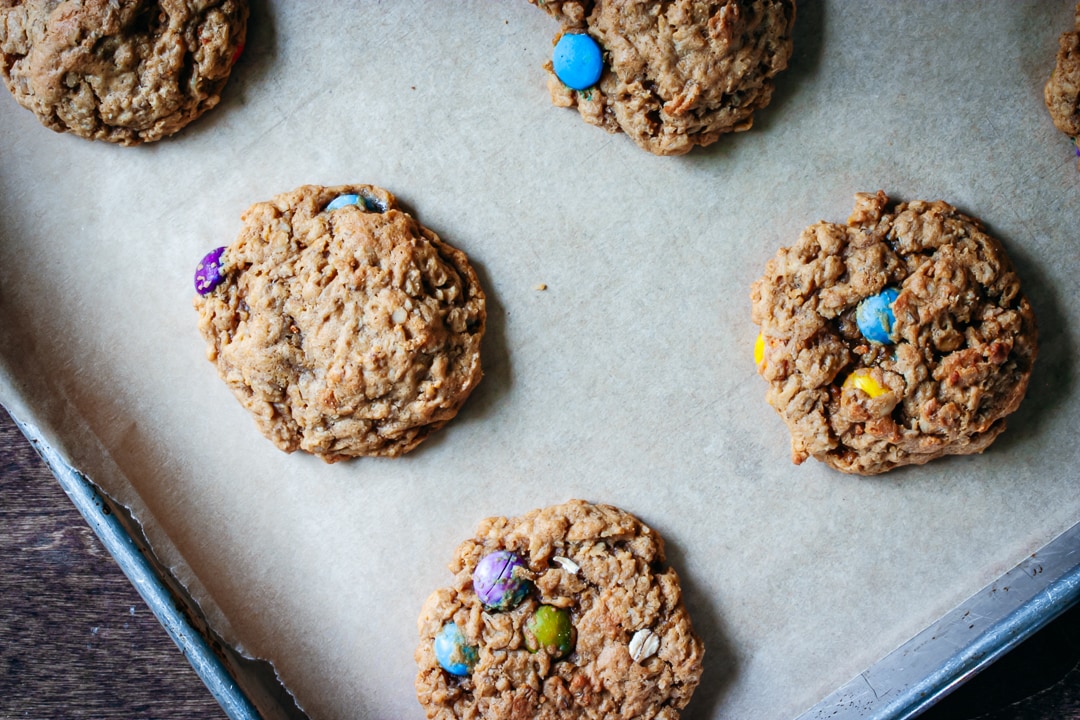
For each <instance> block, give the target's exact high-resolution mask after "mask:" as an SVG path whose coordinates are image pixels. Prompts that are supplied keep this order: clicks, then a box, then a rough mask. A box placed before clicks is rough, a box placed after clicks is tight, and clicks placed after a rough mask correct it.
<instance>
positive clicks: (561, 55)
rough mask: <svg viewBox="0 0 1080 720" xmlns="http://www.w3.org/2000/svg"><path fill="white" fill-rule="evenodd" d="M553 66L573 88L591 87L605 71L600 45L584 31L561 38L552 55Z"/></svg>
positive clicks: (557, 74)
mask: <svg viewBox="0 0 1080 720" xmlns="http://www.w3.org/2000/svg"><path fill="white" fill-rule="evenodd" d="M551 67H552V69H554V70H555V76H556V77H558V78H559V80H561V81H562V83H563V85H566V86H567V87H568V88H571V89H573V90H585V89H588V88H591V87H592V86H593V85H595V84H596V82H597V81H598V80H599V79H600V74H601V73H602V72H603V71H604V57H603V53H602V52H600V46H599V45H597V44H596V41H595V40H593V39H592V38H591V37H589V36H588V35H585V34H584V33H571V34H567V35H563V36H562V37H561V38H559V42H558V43H556V44H555V52H554V53H552V55H551Z"/></svg>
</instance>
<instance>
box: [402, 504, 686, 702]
mask: <svg viewBox="0 0 1080 720" xmlns="http://www.w3.org/2000/svg"><path fill="white" fill-rule="evenodd" d="M450 570H451V572H453V573H454V580H453V582H452V583H451V584H450V586H449V587H446V588H443V589H441V590H437V591H436V592H435V593H433V594H432V595H431V597H429V598H428V599H427V602H425V603H424V606H423V610H422V611H421V613H420V618H419V620H418V623H417V624H418V629H419V634H420V644H419V646H418V647H417V650H416V662H417V664H418V665H419V673H418V674H417V677H416V691H417V697H418V698H419V700H420V704H421V705H423V707H424V709H425V711H426V713H427V717H428V718H433V719H435V718H437V719H438V720H453V719H456V718H486V719H488V720H494V719H496V718H539V719H540V720H556V719H558V720H565V719H566V718H597V719H599V718H604V719H607V720H611V719H621V720H629V719H630V718H661V719H663V720H677V718H678V717H679V713H680V711H681V710H682V709H683V708H684V707H685V706H686V704H687V703H688V702H689V701H690V696H691V694H692V693H693V692H694V689H695V688H696V687H697V684H698V682H699V681H700V679H701V671H702V664H701V661H702V655H703V654H704V646H703V644H702V642H701V640H700V639H699V638H698V637H697V636H696V635H695V634H694V630H693V627H692V626H691V623H690V617H689V615H688V614H687V612H686V609H685V607H684V606H683V602H682V593H681V590H680V587H679V578H678V575H676V573H675V571H674V570H672V569H671V568H665V567H664V542H663V539H662V538H661V537H660V536H659V535H657V534H656V533H655V532H654V531H653V530H652V529H650V528H649V527H648V526H646V525H644V524H643V523H641V521H639V520H638V519H637V518H635V517H633V516H632V515H630V514H628V513H626V512H623V511H622V510H619V509H617V508H614V507H611V506H609V505H592V504H589V503H586V502H583V501H580V500H573V501H570V502H568V503H566V504H563V505H556V506H553V507H548V508H543V509H540V510H534V511H532V512H530V513H528V514H526V515H524V516H522V517H519V518H503V517H495V518H488V519H487V520H485V521H483V522H482V523H481V524H480V527H479V528H477V531H476V535H475V536H474V537H473V538H471V539H469V540H466V541H465V542H463V543H462V544H461V545H460V546H459V547H458V549H457V551H456V552H455V553H454V559H453V561H452V562H451V563H450Z"/></svg>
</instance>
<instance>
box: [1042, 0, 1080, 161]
mask: <svg viewBox="0 0 1080 720" xmlns="http://www.w3.org/2000/svg"><path fill="white" fill-rule="evenodd" d="M1043 98H1044V99H1045V100H1046V108H1047V110H1049V111H1050V117H1051V118H1052V119H1053V121H1054V125H1055V126H1057V129H1058V130H1060V131H1061V132H1063V133H1065V134H1066V135H1068V136H1069V137H1071V138H1073V140H1074V141H1075V140H1076V138H1077V136H1080V4H1078V5H1077V6H1076V28H1075V29H1074V30H1070V31H1068V32H1064V33H1062V34H1061V38H1060V39H1059V40H1058V54H1057V64H1056V65H1055V66H1054V72H1053V73H1052V74H1051V75H1050V79H1049V80H1047V81H1046V87H1045V89H1044V90H1043ZM1077 153H1078V154H1080V150H1078V151H1077Z"/></svg>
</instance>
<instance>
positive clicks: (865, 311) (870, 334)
mask: <svg viewBox="0 0 1080 720" xmlns="http://www.w3.org/2000/svg"><path fill="white" fill-rule="evenodd" d="M899 295H900V293H899V291H897V290H896V289H895V288H885V289H884V290H882V291H881V292H879V293H878V294H877V295H871V296H870V297H868V298H866V299H865V300H863V301H862V302H860V303H859V306H858V307H857V308H856V309H855V322H856V323H858V325H859V332H861V333H862V335H863V337H864V338H866V339H867V340H869V341H870V342H875V343H880V344H882V345H886V344H888V343H892V342H896V340H895V338H894V337H893V331H894V330H895V328H896V316H895V315H893V309H892V305H893V303H894V302H896V298H897V297H899Z"/></svg>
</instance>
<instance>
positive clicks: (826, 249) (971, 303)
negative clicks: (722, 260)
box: [751, 191, 1036, 475]
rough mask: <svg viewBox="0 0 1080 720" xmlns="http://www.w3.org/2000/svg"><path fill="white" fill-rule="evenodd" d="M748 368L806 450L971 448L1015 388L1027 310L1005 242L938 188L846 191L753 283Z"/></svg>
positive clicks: (799, 457)
mask: <svg viewBox="0 0 1080 720" xmlns="http://www.w3.org/2000/svg"><path fill="white" fill-rule="evenodd" d="M751 299H752V301H753V320H754V322H755V323H757V324H758V325H760V326H761V333H762V335H761V338H760V339H759V347H758V351H757V353H756V355H757V358H756V359H757V360H758V372H759V373H760V374H761V376H762V377H764V378H765V379H766V380H767V381H768V383H769V390H768V394H767V396H766V397H767V398H768V401H769V404H771V405H772V406H773V407H774V408H776V410H777V411H778V412H779V413H780V415H781V417H783V419H784V422H786V423H787V426H788V429H789V430H790V431H791V454H792V459H793V460H794V461H795V462H796V463H801V462H802V461H803V460H805V459H806V458H807V457H811V456H812V457H815V458H817V459H818V460H821V461H822V462H825V463H827V464H828V465H830V466H832V467H834V468H836V469H838V470H842V471H844V472H850V473H859V474H864V475H871V474H875V473H881V472H885V471H886V470H890V469H892V468H895V467H897V466H900V465H910V464H921V463H925V462H927V461H929V460H933V459H934V458H937V457H941V456H942V455H950V454H951V455H960V454H968V453H978V452H982V451H983V450H985V449H986V447H987V446H989V445H990V443H991V442H993V440H994V438H996V437H997V436H998V435H999V434H1000V433H1001V431H1002V430H1004V429H1005V416H1006V415H1008V414H1009V413H1011V412H1013V411H1014V410H1016V408H1017V407H1018V406H1019V405H1020V401H1021V400H1022V399H1023V397H1024V392H1025V391H1026V389H1027V384H1028V379H1029V377H1030V375H1031V369H1032V364H1033V363H1034V361H1035V354H1036V329H1035V317H1034V314H1033V313H1032V310H1031V305H1030V304H1029V303H1028V301H1027V299H1026V298H1025V297H1024V295H1023V293H1022V292H1021V290H1020V280H1019V278H1018V277H1017V275H1016V272H1015V271H1014V270H1013V267H1012V264H1011V263H1010V262H1009V259H1008V258H1007V257H1006V255H1005V251H1004V249H1003V248H1002V247H1001V245H1000V243H998V241H997V240H995V239H994V238H992V237H990V236H989V235H987V234H986V232H985V231H984V229H983V227H982V225H981V224H980V223H979V221H978V220H975V219H974V218H971V217H968V216H966V215H964V214H962V213H960V212H959V211H957V209H956V208H954V207H952V206H951V205H949V204H948V203H945V202H940V201H938V202H923V201H916V202H910V203H900V204H896V205H895V206H894V205H892V204H891V203H890V202H889V199H888V198H887V197H886V196H885V194H884V193H883V192H880V191H879V192H878V193H877V194H876V195H870V194H859V195H856V202H855V210H854V212H853V213H852V215H851V217H850V218H848V221H847V224H846V225H838V224H834V223H828V222H819V223H817V224H815V225H812V226H810V227H808V228H807V229H806V230H804V231H803V232H802V235H801V236H800V237H799V241H798V242H797V243H796V244H795V245H794V246H793V247H790V248H782V249H781V250H780V251H779V252H778V253H777V255H776V257H775V258H773V259H772V260H770V261H769V262H768V264H767V265H766V268H765V274H764V276H763V277H762V278H761V279H760V280H758V281H757V282H755V283H754V285H753V288H752V292H751Z"/></svg>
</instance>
